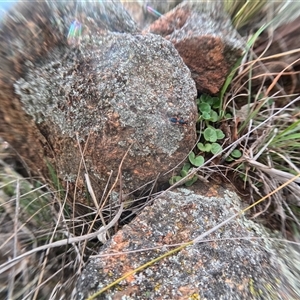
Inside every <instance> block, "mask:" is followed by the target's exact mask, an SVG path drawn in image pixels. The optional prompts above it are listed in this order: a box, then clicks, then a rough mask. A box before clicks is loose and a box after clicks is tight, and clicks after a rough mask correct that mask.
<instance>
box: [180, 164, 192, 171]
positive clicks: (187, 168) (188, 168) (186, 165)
mask: <svg viewBox="0 0 300 300" xmlns="http://www.w3.org/2000/svg"><path fill="white" fill-rule="evenodd" d="M191 167H192V166H191V164H190V163H185V164H184V165H183V167H182V169H181V170H182V171H185V172H188V171H189V170H190V169H191Z"/></svg>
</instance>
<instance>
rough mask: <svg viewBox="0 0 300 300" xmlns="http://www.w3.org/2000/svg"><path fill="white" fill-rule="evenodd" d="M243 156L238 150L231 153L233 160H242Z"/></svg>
mask: <svg viewBox="0 0 300 300" xmlns="http://www.w3.org/2000/svg"><path fill="white" fill-rule="evenodd" d="M242 155H243V153H242V152H241V151H240V150H238V149H234V150H233V151H232V152H231V153H230V156H232V157H233V158H240V157H241V156H242Z"/></svg>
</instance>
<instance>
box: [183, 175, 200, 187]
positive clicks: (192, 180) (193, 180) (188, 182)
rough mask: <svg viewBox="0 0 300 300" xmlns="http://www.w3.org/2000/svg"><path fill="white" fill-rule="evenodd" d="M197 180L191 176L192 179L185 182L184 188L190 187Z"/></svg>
mask: <svg viewBox="0 0 300 300" xmlns="http://www.w3.org/2000/svg"><path fill="white" fill-rule="evenodd" d="M197 179H198V177H197V176H193V178H192V179H190V180H188V181H187V182H185V186H191V185H193V184H194V183H195V182H196V181H197Z"/></svg>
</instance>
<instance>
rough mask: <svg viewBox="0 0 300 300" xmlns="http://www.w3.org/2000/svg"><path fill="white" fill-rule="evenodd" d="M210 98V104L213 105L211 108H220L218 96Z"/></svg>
mask: <svg viewBox="0 0 300 300" xmlns="http://www.w3.org/2000/svg"><path fill="white" fill-rule="evenodd" d="M212 100H213V105H212V107H213V108H220V105H221V99H220V98H219V97H213V98H212Z"/></svg>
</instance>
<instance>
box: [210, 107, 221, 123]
mask: <svg viewBox="0 0 300 300" xmlns="http://www.w3.org/2000/svg"><path fill="white" fill-rule="evenodd" d="M209 120H210V121H211V122H214V123H215V122H217V121H218V120H219V115H218V114H217V112H215V111H214V110H212V111H211V112H210V119H209Z"/></svg>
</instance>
